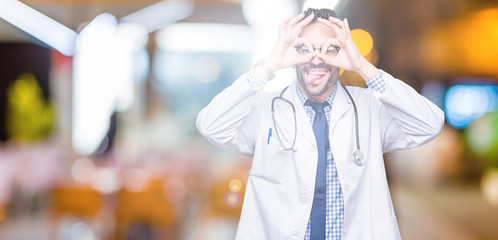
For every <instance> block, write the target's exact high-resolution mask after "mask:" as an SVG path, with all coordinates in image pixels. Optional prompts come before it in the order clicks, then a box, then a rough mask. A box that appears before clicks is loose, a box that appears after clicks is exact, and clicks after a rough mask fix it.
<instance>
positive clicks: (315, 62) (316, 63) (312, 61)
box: [311, 50, 324, 65]
mask: <svg viewBox="0 0 498 240" xmlns="http://www.w3.org/2000/svg"><path fill="white" fill-rule="evenodd" d="M315 51H319V50H315ZM311 63H312V64H314V65H319V64H321V63H324V62H323V60H322V59H321V58H320V57H318V56H314V57H313V58H312V59H311Z"/></svg>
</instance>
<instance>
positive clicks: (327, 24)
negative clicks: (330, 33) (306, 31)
mask: <svg viewBox="0 0 498 240" xmlns="http://www.w3.org/2000/svg"><path fill="white" fill-rule="evenodd" d="M318 21H320V23H323V24H325V25H326V26H327V27H329V28H332V30H334V32H335V34H336V35H337V36H336V37H337V38H340V36H341V35H342V30H341V29H340V28H339V26H337V25H336V24H333V23H331V22H329V21H327V20H325V19H323V18H319V19H318Z"/></svg>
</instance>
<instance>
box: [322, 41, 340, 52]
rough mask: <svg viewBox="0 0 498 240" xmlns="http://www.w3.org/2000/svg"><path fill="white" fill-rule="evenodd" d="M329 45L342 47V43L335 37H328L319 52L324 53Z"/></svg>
mask: <svg viewBox="0 0 498 240" xmlns="http://www.w3.org/2000/svg"><path fill="white" fill-rule="evenodd" d="M331 46H334V47H339V48H342V47H343V44H342V43H341V42H340V41H339V39H337V38H329V39H328V40H327V42H325V44H324V45H322V51H321V54H326V53H327V49H328V48H329V47H331Z"/></svg>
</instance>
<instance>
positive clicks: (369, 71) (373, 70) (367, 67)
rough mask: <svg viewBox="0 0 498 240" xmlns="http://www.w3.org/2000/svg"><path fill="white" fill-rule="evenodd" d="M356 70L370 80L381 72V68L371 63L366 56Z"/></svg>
mask: <svg viewBox="0 0 498 240" xmlns="http://www.w3.org/2000/svg"><path fill="white" fill-rule="evenodd" d="M355 72H356V73H358V74H359V75H360V76H361V77H362V78H363V79H364V80H365V81H366V80H369V79H370V78H372V77H374V76H375V75H378V74H380V71H379V69H378V68H377V67H375V66H374V65H373V64H371V63H370V62H369V61H368V60H366V59H365V58H364V59H363V61H362V64H361V65H360V66H359V67H358V68H357V70H356V71H355Z"/></svg>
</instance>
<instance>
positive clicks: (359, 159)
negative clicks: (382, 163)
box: [271, 82, 365, 166]
mask: <svg viewBox="0 0 498 240" xmlns="http://www.w3.org/2000/svg"><path fill="white" fill-rule="evenodd" d="M339 84H340V85H341V86H342V88H343V89H344V91H346V94H347V95H348V97H349V99H351V103H352V104H353V110H354V118H355V138H356V150H355V151H354V152H353V162H354V163H355V164H356V165H358V166H363V165H365V161H364V155H363V153H362V151H361V148H360V130H359V124H358V109H357V108H356V103H355V101H354V100H353V97H352V96H351V93H349V91H348V89H347V88H346V86H344V85H343V84H342V83H341V82H339ZM287 88H289V86H287V87H285V88H284V89H283V90H282V92H280V96H277V97H274V98H273V100H272V103H271V111H272V118H273V124H276V122H275V116H274V115H275V108H274V103H275V100H276V99H281V100H284V101H285V102H287V103H289V104H290V105H291V106H292V110H293V112H294V123H295V127H294V131H296V132H295V135H294V136H295V137H294V142H293V143H292V147H291V148H286V147H285V146H284V145H283V143H282V140H281V139H280V136H279V133H278V131H277V130H276V129H275V132H276V134H277V137H278V139H279V141H280V145H282V147H283V148H284V150H285V151H290V150H293V151H295V149H294V145H295V143H296V138H297V135H296V134H297V122H296V110H295V107H294V104H293V103H292V102H290V101H289V100H287V99H285V98H284V97H283V94H284V92H285V91H287Z"/></svg>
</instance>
